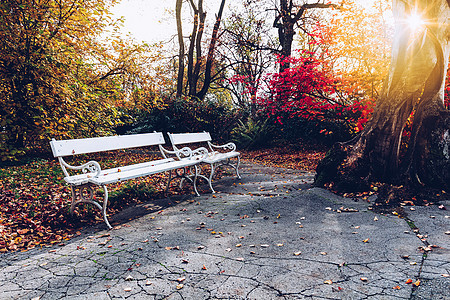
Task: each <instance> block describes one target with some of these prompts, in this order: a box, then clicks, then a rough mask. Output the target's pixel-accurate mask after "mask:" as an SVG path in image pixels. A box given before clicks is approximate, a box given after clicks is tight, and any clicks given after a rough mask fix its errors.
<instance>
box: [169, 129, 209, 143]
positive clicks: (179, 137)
mask: <svg viewBox="0 0 450 300" xmlns="http://www.w3.org/2000/svg"><path fill="white" fill-rule="evenodd" d="M169 136H170V141H171V142H172V144H173V145H181V144H190V143H200V142H208V141H211V140H212V139H211V135H210V134H209V132H195V133H170V134H169Z"/></svg>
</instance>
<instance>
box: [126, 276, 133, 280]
mask: <svg viewBox="0 0 450 300" xmlns="http://www.w3.org/2000/svg"><path fill="white" fill-rule="evenodd" d="M133 279H134V278H133V276H131V275H128V276H127V277H126V278H125V280H126V281H131V280H133Z"/></svg>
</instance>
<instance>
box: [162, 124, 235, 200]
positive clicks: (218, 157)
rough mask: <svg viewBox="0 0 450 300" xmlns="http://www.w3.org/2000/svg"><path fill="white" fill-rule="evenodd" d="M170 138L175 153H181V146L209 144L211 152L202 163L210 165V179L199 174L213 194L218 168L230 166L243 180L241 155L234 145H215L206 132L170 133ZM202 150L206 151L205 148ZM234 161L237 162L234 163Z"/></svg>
mask: <svg viewBox="0 0 450 300" xmlns="http://www.w3.org/2000/svg"><path fill="white" fill-rule="evenodd" d="M168 136H169V139H170V142H171V143H172V147H173V149H174V151H180V148H179V146H180V145H189V144H200V145H201V144H205V143H206V144H207V148H208V149H209V151H208V154H207V156H206V158H203V159H202V163H204V164H209V165H210V166H211V172H210V174H209V177H205V176H203V175H200V174H198V177H202V178H204V179H205V180H206V181H207V182H208V184H209V187H210V189H211V191H212V192H213V193H215V190H214V188H213V186H212V179H213V176H214V173H215V169H216V168H218V167H221V166H230V167H232V168H233V169H234V170H235V172H236V176H237V177H238V178H239V179H240V178H241V175H239V162H240V153H239V152H237V151H236V145H235V144H234V143H227V144H224V145H215V144H213V143H212V142H211V141H212V139H211V135H210V134H209V132H205V131H204V132H195V133H168ZM201 148H202V149H205V148H204V147H201ZM199 149H200V148H199ZM233 161H235V162H234V163H233Z"/></svg>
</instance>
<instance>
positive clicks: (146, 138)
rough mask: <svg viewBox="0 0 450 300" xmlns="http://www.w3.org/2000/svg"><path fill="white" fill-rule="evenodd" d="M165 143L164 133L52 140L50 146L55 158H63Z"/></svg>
mask: <svg viewBox="0 0 450 300" xmlns="http://www.w3.org/2000/svg"><path fill="white" fill-rule="evenodd" d="M164 143H165V142H164V137H163V135H162V133H161V132H153V133H143V134H134V135H117V136H105V137H95V138H86V139H72V140H61V141H56V140H52V141H51V142H50V145H51V148H52V151H53V155H54V156H55V157H63V156H69V155H77V154H86V153H95V152H103V151H110V150H120V149H128V148H137V147H144V146H153V145H162V144H164Z"/></svg>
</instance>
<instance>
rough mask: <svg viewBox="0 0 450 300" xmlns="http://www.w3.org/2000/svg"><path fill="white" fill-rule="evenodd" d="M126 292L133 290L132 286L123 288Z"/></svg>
mask: <svg viewBox="0 0 450 300" xmlns="http://www.w3.org/2000/svg"><path fill="white" fill-rule="evenodd" d="M123 290H124V291H125V292H131V288H130V287H126V288H124V289H123Z"/></svg>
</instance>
